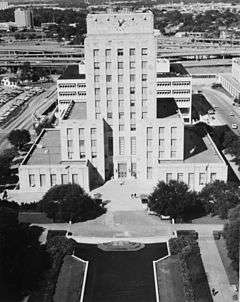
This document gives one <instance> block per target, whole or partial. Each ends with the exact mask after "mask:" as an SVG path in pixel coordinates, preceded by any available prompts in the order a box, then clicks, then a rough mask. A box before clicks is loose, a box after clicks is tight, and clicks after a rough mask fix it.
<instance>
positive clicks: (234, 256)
mask: <svg viewBox="0 0 240 302" xmlns="http://www.w3.org/2000/svg"><path fill="white" fill-rule="evenodd" d="M228 218H229V222H228V223H226V224H225V226H224V231H223V236H224V238H225V240H226V246H227V250H228V256H229V258H230V259H231V260H232V266H233V268H234V269H235V270H236V271H237V272H238V271H239V246H240V245H239V243H240V239H239V238H240V205H237V206H236V207H234V208H232V209H231V210H230V211H229V215H228Z"/></svg>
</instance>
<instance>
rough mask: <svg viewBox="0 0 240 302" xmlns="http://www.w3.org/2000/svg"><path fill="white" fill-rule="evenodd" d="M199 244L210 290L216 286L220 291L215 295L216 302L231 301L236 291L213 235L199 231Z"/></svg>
mask: <svg viewBox="0 0 240 302" xmlns="http://www.w3.org/2000/svg"><path fill="white" fill-rule="evenodd" d="M198 244H199V247H200V251H201V256H202V261H203V265H204V268H205V272H206V274H207V279H208V283H209V287H210V290H212V289H213V288H215V290H216V291H218V294H217V295H216V296H213V301H214V302H230V301H234V300H233V295H234V292H233V290H232V289H231V286H230V284H229V280H228V277H227V274H226V271H225V269H224V266H223V263H222V260H221V258H220V255H219V252H218V249H217V246H216V244H215V241H214V239H213V237H212V236H211V235H210V236H209V237H206V233H202V232H201V231H200V233H199V240H198Z"/></svg>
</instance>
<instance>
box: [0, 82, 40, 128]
mask: <svg viewBox="0 0 240 302" xmlns="http://www.w3.org/2000/svg"><path fill="white" fill-rule="evenodd" d="M44 91H45V89H44V88H42V87H30V86H25V87H19V88H8V87H6V88H5V87H3V86H1V87H0V126H2V125H4V123H6V122H7V121H8V120H9V119H10V118H11V117H12V116H14V115H15V114H16V113H17V111H19V109H21V107H22V106H23V105H24V104H26V103H27V102H28V101H29V100H30V99H31V98H33V97H34V96H36V95H39V94H41V93H42V92H44Z"/></svg>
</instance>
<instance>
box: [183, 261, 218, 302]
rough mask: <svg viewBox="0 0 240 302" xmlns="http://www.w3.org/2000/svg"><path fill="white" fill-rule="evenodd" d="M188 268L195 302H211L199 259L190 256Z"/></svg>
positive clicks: (205, 277)
mask: <svg viewBox="0 0 240 302" xmlns="http://www.w3.org/2000/svg"><path fill="white" fill-rule="evenodd" d="M188 267H189V269H190V275H191V277H192V286H193V290H194V294H195V297H196V302H213V299H212V295H211V291H210V288H209V284H208V281H207V276H206V273H205V270H204V267H203V263H202V259H201V257H194V256H190V257H189V258H188Z"/></svg>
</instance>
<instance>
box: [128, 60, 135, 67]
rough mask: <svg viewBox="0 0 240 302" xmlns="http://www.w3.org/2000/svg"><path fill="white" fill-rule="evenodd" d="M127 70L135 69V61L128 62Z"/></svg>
mask: <svg viewBox="0 0 240 302" xmlns="http://www.w3.org/2000/svg"><path fill="white" fill-rule="evenodd" d="M129 68H130V69H135V61H130V63H129Z"/></svg>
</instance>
